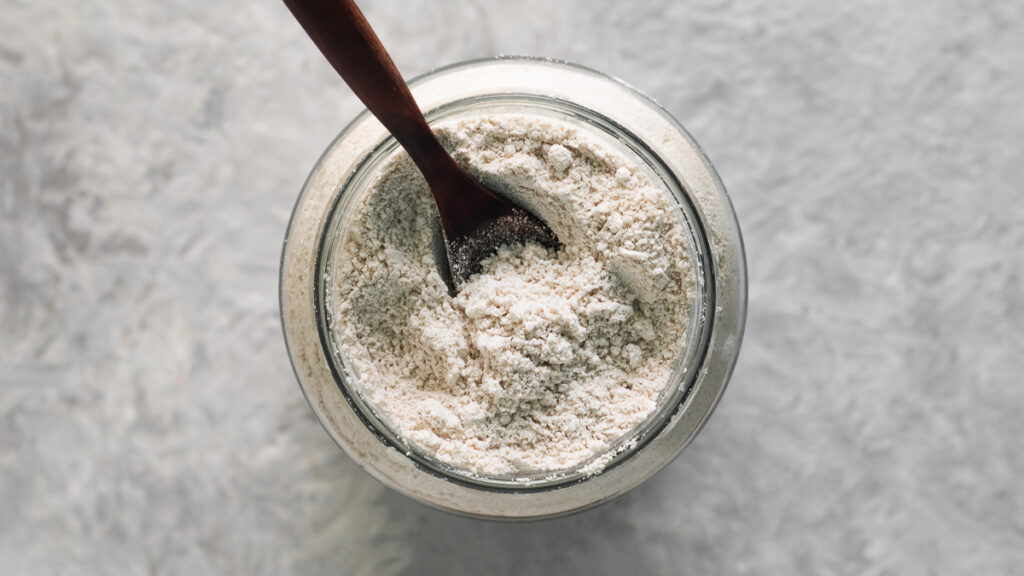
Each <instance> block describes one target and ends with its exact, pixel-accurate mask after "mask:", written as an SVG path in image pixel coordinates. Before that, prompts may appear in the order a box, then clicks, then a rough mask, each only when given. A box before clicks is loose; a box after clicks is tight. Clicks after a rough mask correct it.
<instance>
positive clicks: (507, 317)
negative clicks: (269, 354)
mask: <svg viewBox="0 0 1024 576" xmlns="http://www.w3.org/2000/svg"><path fill="white" fill-rule="evenodd" d="M438 133H439V136H440V137H441V139H442V141H443V142H444V144H445V145H446V147H447V148H448V149H449V150H451V151H452V153H453V155H454V157H455V158H456V160H458V161H459V162H460V163H461V164H462V165H464V166H465V167H466V168H467V169H468V170H469V171H470V172H471V173H472V174H473V175H474V176H476V177H477V178H479V179H481V180H482V181H483V182H484V183H485V184H487V185H488V186H490V187H493V188H495V189H497V190H501V191H502V192H504V193H506V194H508V196H509V197H510V198H512V199H513V200H515V201H516V202H518V203H520V204H522V205H523V206H525V207H527V208H528V209H529V210H531V211H532V212H534V213H535V214H537V215H538V216H539V217H540V218H541V219H542V220H543V221H544V222H546V223H547V224H548V226H550V227H551V229H552V230H553V231H554V232H555V233H556V234H557V235H558V238H559V240H560V241H561V242H562V247H561V249H559V250H557V251H555V250H551V249H547V248H544V247H541V246H538V245H535V244H527V245H518V246H511V247H503V248H501V249H499V251H498V252H497V253H496V254H495V255H494V256H492V257H490V258H488V259H486V260H485V261H484V262H483V264H482V268H481V271H480V273H479V274H475V275H474V276H472V277H471V278H470V279H469V280H468V281H467V283H466V284H465V285H464V286H463V287H462V289H461V290H460V291H459V293H458V294H457V295H456V296H454V297H452V296H450V295H449V294H448V291H447V288H446V286H445V284H444V282H443V281H442V279H441V277H440V275H439V274H438V271H437V265H436V262H435V257H434V248H435V244H434V243H435V241H436V230H437V226H438V224H437V212H436V208H435V207H434V205H433V201H432V199H431V197H430V192H429V190H428V189H427V186H426V183H425V182H424V180H423V178H422V177H421V176H420V174H419V172H418V171H417V170H416V168H415V166H414V165H413V164H412V162H411V161H410V160H409V158H408V157H407V156H406V155H405V154H404V153H401V152H399V153H396V155H395V156H394V158H392V159H390V160H389V161H388V162H387V163H386V165H385V166H384V167H383V168H382V169H381V170H380V171H379V174H378V175H377V176H376V179H375V181H374V182H373V183H372V185H371V186H370V187H369V190H368V191H367V193H366V194H364V195H363V196H362V197H361V198H358V199H357V200H356V201H355V205H354V206H353V208H352V209H351V210H352V212H351V216H350V217H349V223H348V225H347V226H346V227H345V228H344V230H343V231H342V232H341V233H342V234H343V236H342V238H341V242H340V244H339V246H340V249H339V250H338V251H337V253H336V254H335V255H334V262H333V265H332V271H333V273H332V275H331V276H330V277H329V284H328V290H329V292H330V297H329V305H330V312H331V314H330V330H331V332H332V338H333V341H334V343H335V345H336V346H337V348H338V351H339V353H340V354H341V355H342V356H343V357H344V358H345V360H346V361H347V364H348V365H349V366H350V367H351V370H352V372H353V374H352V380H354V384H355V387H356V389H357V390H358V392H359V393H360V395H361V396H362V397H363V398H364V399H365V400H366V401H367V402H368V404H369V405H370V406H371V407H372V409H373V410H374V412H375V413H376V414H377V415H378V417H380V418H381V419H382V420H383V421H384V422H385V423H386V424H387V425H388V426H390V427H391V428H392V429H393V430H395V431H396V432H397V433H398V435H400V436H401V437H402V438H404V439H406V440H407V441H409V442H410V443H411V444H412V445H413V446H414V447H415V448H416V449H419V450H421V451H423V452H425V453H427V454H429V455H431V456H432V457H434V458H437V459H439V460H441V461H444V462H446V463H448V464H451V465H454V466H458V467H461V468H464V469H467V470H469V471H470V472H472V473H475V474H479V475H487V476H496V475H508V474H519V473H530V472H538V471H540V472H544V471H558V470H565V469H568V468H571V467H574V466H578V465H580V464H583V463H585V462H588V461H589V462H591V463H592V465H591V466H590V467H589V468H588V471H590V472H596V471H598V470H599V469H600V467H601V466H602V465H603V463H604V462H605V461H606V460H607V458H602V455H606V454H607V453H608V451H609V449H610V448H611V447H612V446H613V445H615V444H616V442H617V441H619V440H621V439H623V438H624V436H626V435H627V434H628V433H629V432H630V431H631V430H633V429H634V428H635V427H636V426H637V425H638V424H640V423H642V422H643V421H644V420H645V419H647V418H648V417H649V416H650V415H651V414H652V413H653V411H654V410H655V407H656V404H657V401H658V399H659V395H660V394H661V392H662V391H663V389H664V388H665V387H666V385H667V384H668V382H669V376H670V374H671V371H672V367H673V364H674V361H675V360H676V359H677V358H678V356H679V354H680V353H681V351H682V349H683V346H684V345H685V341H686V334H687V328H688V326H689V319H690V315H691V309H692V307H693V301H694V291H695V289H696V288H695V287H696V281H695V270H694V268H693V266H692V263H691V261H690V257H689V248H688V244H687V242H688V236H687V233H686V231H685V228H684V223H683V220H682V216H681V214H680V211H679V209H678V208H677V207H676V206H675V203H674V200H673V199H672V197H671V196H670V195H669V193H668V192H667V191H666V190H665V189H664V188H663V185H662V184H660V183H656V182H655V181H654V180H653V179H652V178H651V177H650V176H649V175H648V173H647V172H646V171H645V170H642V169H641V167H640V165H639V159H637V158H635V157H634V156H631V155H630V154H629V153H627V152H625V151H620V150H617V149H612V148H611V147H609V146H606V145H603V144H601V143H599V142H597V141H596V139H594V138H593V137H588V136H587V134H586V133H585V132H584V131H582V130H581V129H579V128H577V127H575V126H572V125H570V124H568V123H564V122H562V121H556V120H554V119H544V118H537V117H530V116H522V115H515V114H502V115H498V116H490V117H486V118H474V119H469V120H459V121H451V122H448V123H444V124H441V125H440V127H439V129H438Z"/></svg>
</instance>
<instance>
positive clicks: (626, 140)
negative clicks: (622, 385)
mask: <svg viewBox="0 0 1024 576" xmlns="http://www.w3.org/2000/svg"><path fill="white" fill-rule="evenodd" d="M483 113H487V114H489V115H493V114H508V113H514V114H526V115H534V116H547V117H553V118H558V119H562V120H569V121H571V122H573V123H574V125H575V126H577V127H578V128H580V129H581V130H586V131H588V132H593V133H594V134H598V135H600V137H601V138H602V139H603V140H604V141H606V143H611V144H612V145H613V146H615V147H618V148H619V149H620V150H622V151H625V152H627V153H628V154H629V155H630V156H632V157H633V158H635V159H637V160H638V162H639V163H640V164H641V165H642V167H643V168H644V169H646V170H648V171H649V172H650V173H651V174H652V175H653V176H654V177H655V178H657V181H659V182H661V183H662V185H663V186H664V187H665V188H666V189H667V190H668V191H669V193H670V194H671V197H672V199H673V200H674V201H675V205H676V206H677V207H678V215H679V217H680V221H681V224H682V226H683V229H684V231H685V232H686V235H687V240H688V241H687V246H688V252H689V258H690V261H691V262H692V263H693V270H694V274H695V276H696V278H695V280H696V282H695V287H696V290H695V296H694V300H693V303H692V305H691V310H690V316H689V326H688V327H687V332H686V339H685V343H684V346H683V347H682V349H681V350H680V352H679V354H678V355H677V358H676V360H675V362H674V363H673V366H672V371H671V375H670V377H669V379H668V381H667V382H666V384H665V386H664V388H663V389H662V392H661V394H660V395H659V398H658V400H657V403H656V408H655V409H654V410H653V411H652V413H651V414H650V415H649V416H648V417H647V418H646V419H645V420H644V421H643V422H641V423H640V424H638V425H637V426H636V427H634V429H633V430H631V431H630V432H628V433H626V434H624V435H623V436H621V437H620V438H619V439H618V440H616V441H615V442H614V443H613V444H611V445H610V446H609V447H608V448H607V449H606V450H605V451H603V452H601V453H599V454H595V455H592V456H591V457H590V458H588V459H587V460H585V461H583V462H581V463H579V464H576V465H574V466H572V467H570V468H566V469H562V470H541V471H535V472H522V473H514V474H506V475H501V476H486V475H480V474H476V473H473V472H471V471H470V470H467V469H464V468H460V467H457V466H453V465H451V464H448V463H446V462H444V461H441V460H439V459H437V458H435V457H433V456H432V455H430V454H429V453H427V452H425V451H423V450H421V449H420V448H419V447H417V446H416V445H415V444H414V443H412V442H410V441H408V440H407V439H405V438H403V437H402V436H401V435H400V434H399V433H397V432H396V431H395V430H394V429H393V428H392V426H390V425H389V424H388V423H387V421H386V418H384V417H382V416H381V415H379V414H378V413H377V412H376V411H375V410H374V408H373V405H372V403H371V402H369V401H367V400H366V399H365V398H364V395H363V393H362V392H361V391H360V389H359V387H360V385H359V384H358V375H357V374H356V373H355V371H354V370H353V369H352V367H351V366H350V365H349V364H348V362H347V361H346V358H345V355H344V353H343V352H342V348H341V347H340V346H339V345H338V343H337V342H336V340H335V331H334V330H333V329H332V323H333V317H332V310H333V309H334V306H333V303H334V301H333V298H334V295H333V292H332V290H331V287H330V282H329V279H330V278H331V277H332V276H333V274H334V263H335V262H336V261H337V259H336V258H335V254H336V250H337V248H338V245H339V244H340V240H341V238H342V237H343V235H344V227H345V225H346V224H347V222H348V217H349V216H350V209H351V207H352V205H353V203H354V201H355V200H356V199H358V198H359V197H361V196H362V194H364V193H365V192H366V189H367V187H368V186H369V185H370V184H371V183H372V180H373V177H374V176H375V175H376V174H377V173H378V172H379V170H380V168H381V167H382V166H383V164H384V163H385V162H386V161H387V160H388V159H390V158H391V157H392V156H393V155H394V154H395V153H396V151H397V150H398V143H397V141H396V140H395V139H394V138H393V137H392V136H390V135H387V136H386V137H384V138H383V139H381V140H380V141H379V142H378V143H377V144H376V145H375V146H373V147H372V148H371V149H370V151H369V152H368V153H367V154H365V156H363V157H362V158H361V159H360V160H359V161H358V163H357V165H356V166H355V169H354V170H353V171H352V172H351V173H350V174H349V175H348V176H347V177H346V178H345V180H344V182H343V183H342V185H341V186H340V188H339V189H338V190H337V192H336V193H335V196H334V198H333V200H332V201H331V205H330V208H329V210H328V212H327V215H326V218H325V219H324V220H323V230H322V233H321V234H319V238H320V241H319V244H318V246H317V249H316V260H315V267H314V270H315V273H314V280H313V306H314V308H315V316H316V327H317V330H318V334H319V340H320V344H321V346H322V349H323V350H322V351H323V354H324V356H325V358H326V359H327V364H328V366H329V369H330V372H331V374H332V376H333V378H334V381H335V384H337V387H338V389H339V390H340V392H341V394H342V396H343V397H344V399H345V401H346V402H347V403H348V405H349V406H350V407H351V408H352V409H353V411H354V412H355V413H356V414H357V416H358V417H359V420H360V421H361V422H362V424H363V425H364V426H365V427H366V428H367V430H369V431H370V432H372V433H373V435H374V436H375V437H376V438H377V440H378V441H379V442H381V443H382V444H384V445H385V446H387V447H389V448H392V449H395V450H397V451H399V452H401V453H403V454H405V456H406V457H408V458H409V459H410V460H411V461H412V462H414V463H415V465H416V466H417V467H418V468H419V469H420V470H423V471H425V472H428V473H430V474H432V475H434V476H437V477H440V478H443V479H445V480H447V481H450V482H454V483H457V484H462V485H466V486H468V487H472V488H475V489H478V490H479V489H482V490H487V491H495V492H536V491H545V490H551V489H555V488H563V487H566V486H568V485H572V484H576V483H581V482H584V481H586V480H588V479H589V478H593V477H595V476H598V475H600V474H603V473H606V472H608V471H610V470H612V469H613V468H615V467H617V466H619V465H621V464H622V463H624V462H625V461H627V460H628V459H629V458H631V457H632V456H633V455H634V454H636V453H637V452H639V451H640V450H641V449H642V448H643V447H644V446H645V445H646V444H647V443H648V442H649V441H650V440H651V439H653V438H654V437H656V436H657V434H658V433H659V432H660V431H661V430H662V428H664V427H665V426H666V425H667V424H668V422H669V421H670V420H671V419H672V417H673V416H674V415H675V414H676V413H677V412H678V411H680V410H682V409H683V407H684V405H685V403H686V400H687V396H688V394H689V392H690V391H691V390H692V388H693V383H694V381H695V379H696V377H697V374H698V371H699V368H700V367H701V366H702V365H703V364H704V361H705V357H706V355H707V354H708V352H709V347H710V341H711V333H712V328H713V322H714V314H713V313H709V311H714V310H715V294H716V290H715V282H716V279H715V273H714V271H715V266H714V262H713V257H712V256H713V253H712V250H711V246H710V243H709V239H708V234H707V233H706V230H705V227H704V226H705V225H704V223H703V221H702V220H701V218H699V217H698V213H699V210H698V207H697V206H695V205H694V203H693V199H692V194H690V193H689V191H688V190H687V189H686V187H685V185H684V184H683V183H682V182H680V181H679V179H678V178H677V177H676V175H675V174H674V172H673V171H672V170H671V169H670V168H669V167H668V166H667V165H666V162H665V161H664V160H663V159H662V158H661V157H660V156H659V155H658V154H657V153H656V152H655V151H654V150H653V149H652V148H651V147H650V146H649V145H648V144H647V143H645V142H644V140H643V139H641V138H640V137H639V136H637V135H636V134H634V133H633V132H631V131H630V130H629V129H627V128H626V127H624V126H622V125H621V124H620V123H618V122H616V121H615V120H613V119H612V118H609V117H608V116H607V115H605V114H601V113H600V112H597V111H595V110H592V109H589V108H586V107H584V106H581V105H579V104H576V103H574V102H570V101H568V100H564V99H560V98H556V97H551V96H547V95H538V94H529V93H525V92H524V93H516V92H496V93H491V94H477V95H473V96H471V97H467V98H460V99H455V100H452V101H450V102H446V103H444V104H442V105H439V106H436V107H434V108H431V109H429V110H426V111H425V112H424V116H425V117H426V118H427V121H428V122H430V123H431V124H434V123H437V122H443V121H446V120H453V119H457V118H459V117H462V116H473V115H479V114H483ZM343 136H344V133H343V134H342V137H343ZM609 455H610V459H609V460H608V461H607V463H606V464H605V465H604V466H603V468H602V469H601V470H600V471H599V472H597V473H596V474H594V473H588V472H587V469H588V466H589V465H591V464H593V463H594V462H595V461H596V460H598V459H601V458H608V457H609Z"/></svg>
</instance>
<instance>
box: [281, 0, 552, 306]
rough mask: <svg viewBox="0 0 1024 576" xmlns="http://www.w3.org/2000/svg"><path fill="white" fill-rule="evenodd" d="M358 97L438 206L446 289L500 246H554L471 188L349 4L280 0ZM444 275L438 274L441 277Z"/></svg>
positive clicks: (486, 192) (523, 219) (530, 221)
mask: <svg viewBox="0 0 1024 576" xmlns="http://www.w3.org/2000/svg"><path fill="white" fill-rule="evenodd" d="M284 3H285V4H286V5H287V6H288V9H289V10H291V11H292V14H293V15H294V16H295V18H296V19H297V20H298V21H299V24H301V25H302V27H303V28H304V29H305V30H306V33H307V34H309V37H310V38H312V39H313V42H315V43H316V45H317V47H319V48H320V51H321V52H323V54H324V56H326V57H327V60H328V61H330V63H331V64H332V65H333V66H334V69H335V70H337V71H338V74H340V75H341V77H342V78H343V79H344V80H345V82H346V83H348V85H349V87H351V88H352V91H353V92H355V94H356V96H358V97H359V99H360V100H362V101H363V104H366V107H367V108H368V109H369V110H370V112H372V113H373V115H374V116H376V117H377V119H378V120H380V121H381V123H382V124H383V125H384V127H385V128H387V129H388V131H390V132H391V134H392V135H393V136H394V137H395V139H397V140H398V143H399V144H401V145H402V147H403V148H405V151H406V152H407V153H408V154H409V156H410V157H411V158H412V160H413V162H415V163H416V166H417V167H418V168H419V169H420V172H422V173H423V177H424V178H425V179H426V181H427V184H428V185H429V186H430V192H431V194H433V196H434V201H435V202H436V203H437V211H438V213H440V215H441V228H442V229H443V232H444V241H445V242H444V244H445V251H446V256H447V258H446V260H447V261H446V262H445V264H446V265H447V268H448V270H443V271H442V272H449V275H450V278H451V285H450V288H452V289H453V290H458V289H459V288H460V287H461V285H462V284H463V283H465V281H466V280H467V279H468V278H469V276H470V275H471V274H473V273H474V272H477V271H479V267H480V261H481V260H483V259H484V258H487V257H488V256H489V255H491V254H493V253H494V252H495V250H497V249H498V247H499V246H502V245H506V244H515V243H520V242H528V241H533V242H537V243H539V244H542V245H544V246H548V247H551V248H557V247H558V238H557V237H556V236H555V234H554V233H553V232H552V231H551V229H550V228H548V227H547V226H546V225H545V224H544V223H543V222H541V221H540V220H538V219H537V218H536V217H535V216H533V215H532V214H530V213H529V212H527V211H526V210H524V209H522V208H520V207H518V206H516V205H514V204H512V203H511V202H509V201H508V200H506V199H504V198H503V197H501V196H500V195H499V194H497V193H495V192H494V191H492V190H490V189H488V188H486V187H485V186H483V185H482V184H480V183H479V182H477V181H476V179H474V178H473V177H472V176H470V175H469V174H467V173H466V172H465V170H463V169H462V168H461V167H459V165H458V164H456V163H455V160H454V159H453V158H452V157H451V155H449V154H448V152H447V151H446V150H445V149H444V147H442V146H441V143H440V142H438V140H437V138H436V137H435V136H434V133H433V132H432V131H431V130H430V127H429V126H428V125H427V121H426V119H424V118H423V114H422V113H421V112H420V109H419V107H418V106H417V105H416V101H415V100H413V97H412V94H411V93H410V92H409V87H408V86H406V84H405V81H404V80H402V76H401V75H400V74H399V73H398V69H397V68H395V64H394V62H392V61H391V57H390V56H388V53H387V51H385V50H384V47H383V46H381V43H380V39H378V38H377V35H376V34H374V32H373V29H372V28H370V25H369V23H367V21H366V18H364V17H363V14H362V12H360V11H359V8H358V7H357V6H356V4H355V2H353V1H352V0H284ZM444 276H445V274H444V273H442V277H444Z"/></svg>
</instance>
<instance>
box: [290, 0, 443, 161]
mask: <svg viewBox="0 0 1024 576" xmlns="http://www.w3.org/2000/svg"><path fill="white" fill-rule="evenodd" d="M284 3H285V4H286V5H287V6H288V9H289V10H291V12H292V14H293V15H294V16H295V19H296V20H298V21H299V24H301V25H302V27H303V28H304V29H305V30H306V33H307V34H308V35H309V37H310V38H312V39H313V42H314V43H316V45H317V47H318V48H320V51H321V52H323V54H324V56H326V57H327V60H328V61H329V62H330V63H331V65H332V66H334V69H335V70H337V71H338V74H340V75H341V77H342V78H343V79H344V80H345V82H346V83H347V84H348V85H349V87H351V88H352V91H353V92H355V94H356V96H358V97H359V99H360V100H362V101H363V104H365V105H366V107H367V108H368V109H369V110H370V112H372V113H373V115H374V116H376V117H377V119H378V120H380V121H381V123H382V124H384V127H385V128H387V129H388V131H389V132H391V133H392V134H393V135H394V136H395V138H396V139H397V140H398V142H399V143H400V144H401V145H402V147H404V148H405V150H406V151H407V152H408V153H409V156H411V157H412V159H413V161H414V162H416V165H417V166H418V167H419V169H420V171H422V172H423V175H424V176H425V177H426V179H427V181H431V179H432V176H434V175H437V173H438V171H440V170H446V169H450V168H451V166H447V165H446V164H448V163H452V164H454V162H452V161H451V159H450V156H448V154H447V152H445V150H444V148H443V147H442V146H441V144H440V143H439V142H438V141H437V138H435V137H434V134H433V132H431V131H430V127H429V126H427V121H426V120H425V119H424V118H423V113H422V112H420V109H419V106H417V105H416V100H414V99H413V97H412V93H411V92H409V87H408V86H406V84H405V80H403V79H402V75H401V74H399V72H398V69H397V68H395V63H394V62H392V61H391V57H390V56H388V53H387V51H386V50H384V46H382V45H381V43H380V39H379V38H377V35H376V34H375V33H374V32H373V29H372V28H370V24H369V23H368V22H367V21H366V18H365V17H363V13H362V12H360V11H359V7H358V6H356V4H355V2H354V1H353V0H284ZM444 158H447V159H448V160H447V162H446V161H445V160H444Z"/></svg>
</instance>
